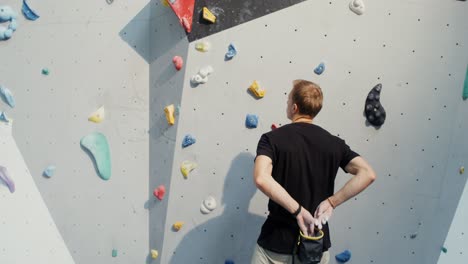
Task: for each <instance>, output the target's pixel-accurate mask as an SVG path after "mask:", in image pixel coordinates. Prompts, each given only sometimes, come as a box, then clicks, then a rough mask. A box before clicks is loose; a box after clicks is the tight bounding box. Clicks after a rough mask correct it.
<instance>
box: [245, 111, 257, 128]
mask: <svg viewBox="0 0 468 264" xmlns="http://www.w3.org/2000/svg"><path fill="white" fill-rule="evenodd" d="M245 126H246V127H247V128H256V127H257V126H258V116H257V115H254V114H247V117H246V118H245Z"/></svg>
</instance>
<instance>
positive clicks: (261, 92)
mask: <svg viewBox="0 0 468 264" xmlns="http://www.w3.org/2000/svg"><path fill="white" fill-rule="evenodd" d="M249 91H250V92H251V93H252V94H253V95H254V96H255V97H257V98H263V97H264V96H265V92H266V91H265V89H261V88H260V85H259V84H258V82H257V81H253V83H252V84H251V85H250V87H249Z"/></svg>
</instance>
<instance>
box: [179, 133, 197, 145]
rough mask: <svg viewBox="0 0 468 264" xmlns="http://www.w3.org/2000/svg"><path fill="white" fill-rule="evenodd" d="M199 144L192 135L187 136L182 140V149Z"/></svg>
mask: <svg viewBox="0 0 468 264" xmlns="http://www.w3.org/2000/svg"><path fill="white" fill-rule="evenodd" d="M196 142H197V140H196V139H195V138H194V137H193V136H192V135H190V134H187V135H185V137H184V139H183V140H182V148H186V147H188V146H190V145H193V144H195V143H196Z"/></svg>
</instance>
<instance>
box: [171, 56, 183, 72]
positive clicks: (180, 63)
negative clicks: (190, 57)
mask: <svg viewBox="0 0 468 264" xmlns="http://www.w3.org/2000/svg"><path fill="white" fill-rule="evenodd" d="M172 62H173V63H174V66H175V68H176V70H178V71H180V69H182V66H183V65H184V60H183V59H182V57H180V56H174V58H173V59H172Z"/></svg>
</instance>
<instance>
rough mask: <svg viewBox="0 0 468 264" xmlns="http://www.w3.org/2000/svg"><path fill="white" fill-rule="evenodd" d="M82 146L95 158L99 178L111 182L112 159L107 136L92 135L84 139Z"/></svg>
mask: <svg viewBox="0 0 468 264" xmlns="http://www.w3.org/2000/svg"><path fill="white" fill-rule="evenodd" d="M80 144H81V146H82V147H83V148H84V149H85V150H87V151H88V152H89V153H90V154H91V156H92V157H93V158H94V161H95V163H96V167H97V171H98V174H99V176H100V177H101V178H102V179H103V180H109V179H110V177H111V158H110V149H109V143H108V142H107V138H106V136H104V135H103V134H102V133H98V132H95V133H91V134H89V135H87V136H85V137H83V138H82V139H81V141H80Z"/></svg>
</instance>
